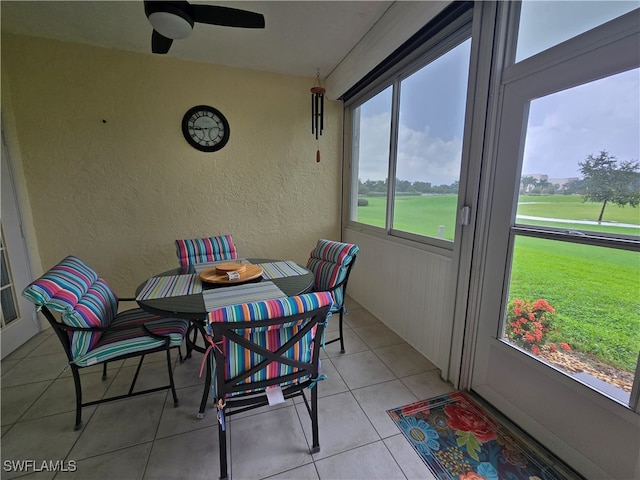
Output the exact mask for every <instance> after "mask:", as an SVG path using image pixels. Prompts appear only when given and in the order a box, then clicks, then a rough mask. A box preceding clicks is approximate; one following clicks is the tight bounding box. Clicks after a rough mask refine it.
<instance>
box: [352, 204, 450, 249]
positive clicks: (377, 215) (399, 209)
mask: <svg viewBox="0 0 640 480" xmlns="http://www.w3.org/2000/svg"><path fill="white" fill-rule="evenodd" d="M365 198H366V199H367V201H368V202H369V205H367V206H366V207H359V208H358V221H359V222H361V223H366V224H367V225H374V226H376V227H381V228H384V226H385V216H386V208H387V203H386V202H387V199H386V198H385V197H365ZM457 201H458V197H457V195H428V196H406V197H398V198H397V199H396V202H395V205H394V220H393V228H394V229H396V230H402V231H405V232H411V233H417V234H419V235H427V236H430V237H438V231H439V228H440V226H441V225H442V226H444V229H443V232H444V234H443V237H442V238H445V239H447V240H453V235H454V233H455V225H456V208H457Z"/></svg>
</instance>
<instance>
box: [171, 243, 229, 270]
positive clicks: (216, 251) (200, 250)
mask: <svg viewBox="0 0 640 480" xmlns="http://www.w3.org/2000/svg"><path fill="white" fill-rule="evenodd" d="M176 255H177V256H178V261H179V262H180V266H181V267H188V266H189V265H193V264H194V263H205V262H215V261H218V260H233V259H236V258H238V253H237V251H236V246H235V245H234V244H233V239H232V238H231V235H220V236H217V237H206V238H192V239H185V240H176Z"/></svg>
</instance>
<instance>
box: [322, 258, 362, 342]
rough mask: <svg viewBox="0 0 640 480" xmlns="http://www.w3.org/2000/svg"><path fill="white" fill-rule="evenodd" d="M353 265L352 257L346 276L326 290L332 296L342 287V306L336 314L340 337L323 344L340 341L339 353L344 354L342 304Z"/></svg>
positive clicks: (343, 310)
mask: <svg viewBox="0 0 640 480" xmlns="http://www.w3.org/2000/svg"><path fill="white" fill-rule="evenodd" d="M355 263H356V257H355V255H354V257H353V259H352V260H351V263H349V265H347V275H346V276H345V277H344V278H343V279H342V281H341V282H340V283H338V284H337V285H336V286H335V287H333V288H331V289H329V290H327V291H328V292H329V293H331V294H333V292H334V291H336V290H338V289H339V288H341V287H342V305H340V308H339V309H338V313H339V314H340V336H339V337H336V338H334V339H332V340H329V341H325V342H324V344H325V345H329V344H331V343H334V342H337V341H340V353H344V352H345V350H344V336H343V327H342V315H343V313H344V312H345V310H346V308H345V306H344V302H345V299H346V298H347V282H348V281H349V275H351V269H352V268H353V266H354V265H355ZM315 291H320V290H315ZM333 313H337V312H333Z"/></svg>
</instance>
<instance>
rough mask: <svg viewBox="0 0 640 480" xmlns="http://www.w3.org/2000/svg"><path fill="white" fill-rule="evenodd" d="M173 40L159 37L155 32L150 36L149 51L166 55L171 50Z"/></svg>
mask: <svg viewBox="0 0 640 480" xmlns="http://www.w3.org/2000/svg"><path fill="white" fill-rule="evenodd" d="M172 43H173V40H172V39H171V38H167V37H165V36H162V35H160V34H159V33H158V32H156V31H155V30H154V31H153V33H152V34H151V51H152V52H153V53H167V52H168V51H169V49H170V48H171V44H172Z"/></svg>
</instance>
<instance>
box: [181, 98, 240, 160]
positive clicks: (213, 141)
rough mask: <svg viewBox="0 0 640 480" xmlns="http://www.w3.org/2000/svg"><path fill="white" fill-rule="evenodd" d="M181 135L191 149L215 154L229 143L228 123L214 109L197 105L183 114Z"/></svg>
mask: <svg viewBox="0 0 640 480" xmlns="http://www.w3.org/2000/svg"><path fill="white" fill-rule="evenodd" d="M182 133H183V134H184V138H185V139H186V140H187V142H188V143H189V145H191V146H192V147H193V148H197V149H198V150H200V151H202V152H217V151H218V150H220V149H221V148H222V147H224V146H225V145H226V144H227V142H228V141H229V122H228V121H227V119H226V118H224V115H222V113H220V112H219V111H218V110H216V109H215V108H213V107H209V106H208V105H198V106H195V107H193V108H190V109H189V110H188V111H187V113H185V114H184V117H183V118H182Z"/></svg>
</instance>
